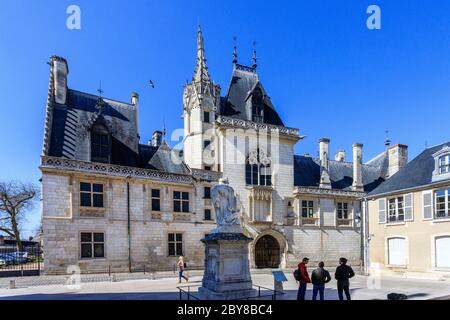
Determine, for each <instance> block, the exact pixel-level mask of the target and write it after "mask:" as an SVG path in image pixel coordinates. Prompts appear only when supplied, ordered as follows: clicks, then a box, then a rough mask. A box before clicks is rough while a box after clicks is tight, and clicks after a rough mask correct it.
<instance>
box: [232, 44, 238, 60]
mask: <svg viewBox="0 0 450 320" xmlns="http://www.w3.org/2000/svg"><path fill="white" fill-rule="evenodd" d="M237 62H238V60H237V48H236V46H234V49H233V64H236V63H237Z"/></svg>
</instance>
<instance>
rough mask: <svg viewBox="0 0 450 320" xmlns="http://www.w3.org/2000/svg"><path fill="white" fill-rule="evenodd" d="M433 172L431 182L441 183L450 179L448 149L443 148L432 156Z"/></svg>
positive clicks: (449, 152)
mask: <svg viewBox="0 0 450 320" xmlns="http://www.w3.org/2000/svg"><path fill="white" fill-rule="evenodd" d="M433 158H434V171H433V178H432V181H433V182H436V181H442V180H446V179H450V147H449V146H444V147H443V148H442V149H441V150H439V151H438V152H436V153H435V154H433Z"/></svg>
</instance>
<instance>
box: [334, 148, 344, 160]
mask: <svg viewBox="0 0 450 320" xmlns="http://www.w3.org/2000/svg"><path fill="white" fill-rule="evenodd" d="M334 160H336V161H339V162H344V161H345V150H339V151H338V152H336V154H335V155H334Z"/></svg>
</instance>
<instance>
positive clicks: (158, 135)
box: [152, 131, 163, 147]
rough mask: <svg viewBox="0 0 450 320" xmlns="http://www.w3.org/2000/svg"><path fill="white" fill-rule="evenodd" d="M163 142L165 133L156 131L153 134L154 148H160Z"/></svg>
mask: <svg viewBox="0 0 450 320" xmlns="http://www.w3.org/2000/svg"><path fill="white" fill-rule="evenodd" d="M162 141H163V133H162V132H161V131H155V132H153V136H152V146H153V147H160V146H161V144H162Z"/></svg>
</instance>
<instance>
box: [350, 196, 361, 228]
mask: <svg viewBox="0 0 450 320" xmlns="http://www.w3.org/2000/svg"><path fill="white" fill-rule="evenodd" d="M361 205H362V203H361V202H359V201H354V202H353V223H354V226H356V227H359V226H360V224H361V219H362V217H361ZM349 209H350V208H349ZM357 217H358V218H359V219H358V220H356V218H357Z"/></svg>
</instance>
